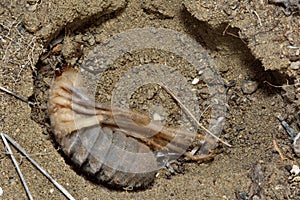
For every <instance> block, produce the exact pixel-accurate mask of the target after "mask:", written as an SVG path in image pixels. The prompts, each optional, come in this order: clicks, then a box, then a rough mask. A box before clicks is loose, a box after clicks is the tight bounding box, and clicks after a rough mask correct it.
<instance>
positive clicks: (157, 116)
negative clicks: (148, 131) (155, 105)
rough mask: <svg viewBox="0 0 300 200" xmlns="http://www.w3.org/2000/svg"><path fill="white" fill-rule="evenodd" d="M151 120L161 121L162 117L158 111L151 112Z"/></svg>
mask: <svg viewBox="0 0 300 200" xmlns="http://www.w3.org/2000/svg"><path fill="white" fill-rule="evenodd" d="M153 120H154V121H162V120H163V118H162V117H161V116H160V115H159V114H158V113H154V114H153Z"/></svg>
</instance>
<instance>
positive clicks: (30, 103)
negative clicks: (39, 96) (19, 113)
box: [0, 86, 35, 106]
mask: <svg viewBox="0 0 300 200" xmlns="http://www.w3.org/2000/svg"><path fill="white" fill-rule="evenodd" d="M0 90H2V91H3V92H6V93H7V94H9V95H12V96H14V97H16V98H17V99H19V100H21V101H23V102H25V103H27V104H29V105H31V106H34V105H35V103H34V102H31V101H28V100H27V99H25V98H24V97H21V96H19V95H17V94H16V93H13V92H12V91H9V90H8V89H5V88H4V87H2V86H0Z"/></svg>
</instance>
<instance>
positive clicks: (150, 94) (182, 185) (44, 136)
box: [0, 0, 300, 200]
mask: <svg viewBox="0 0 300 200" xmlns="http://www.w3.org/2000/svg"><path fill="white" fill-rule="evenodd" d="M287 2H294V3H297V2H296V1H287ZM286 5H287V4H286ZM286 5H284V4H281V3H276V4H274V3H270V2H268V1H267V0H261V1H258V0H254V1H246V0H244V1H235V0H230V1H199V0H198V1H196V0H188V1H178V0H169V1H163V0H154V1H151V0H144V1H137V0H121V1H116V0H102V1H101V0H98V1H91V0H84V1H77V0H72V1H68V2H64V1H59V0H49V1H40V0H30V1H29V0H28V1H16V0H11V1H8V0H4V1H2V2H1V3H0V86H2V87H5V88H7V89H9V90H11V91H13V92H15V93H17V94H18V95H20V96H23V97H25V98H28V99H29V100H30V101H33V102H36V103H37V105H36V106H34V107H30V106H29V105H28V104H26V103H24V102H22V101H20V100H18V99H16V98H14V97H12V96H10V95H8V94H6V93H4V92H1V98H0V102H1V103H0V107H1V109H0V120H1V124H0V127H1V129H0V131H1V132H3V133H5V134H7V135H9V136H11V137H12V138H14V140H16V141H17V142H18V143H19V144H20V145H21V146H22V147H23V148H24V149H25V150H26V151H27V152H28V153H29V154H30V155H31V156H32V157H33V158H34V159H35V160H36V161H37V162H38V163H39V164H40V165H41V166H42V167H43V168H44V169H45V170H46V171H47V172H48V173H49V174H51V175H52V176H53V177H54V178H55V179H56V180H57V181H58V182H59V183H60V184H61V185H63V186H64V187H65V188H66V189H67V190H68V191H69V193H71V194H72V196H73V197H74V198H75V199H120V198H122V199H216V200H217V199H300V181H299V176H295V177H294V176H292V174H291V173H290V169H291V167H292V166H293V165H298V166H299V165H300V159H299V158H298V157H297V156H296V155H295V153H294V152H293V149H292V145H291V141H290V138H289V136H288V134H287V133H286V131H285V130H284V129H283V128H282V127H281V124H280V122H279V120H278V119H277V118H276V115H278V114H281V115H282V116H283V117H284V119H285V120H286V121H287V122H288V123H289V124H291V125H292V127H293V128H294V129H295V130H300V122H299V119H300V118H299V99H300V97H299V93H300V90H299V89H298V87H297V83H299V82H298V81H299V72H300V71H299V70H300V69H299V68H300V55H299V54H300V52H299V51H300V31H299V30H300V15H299V10H297V7H296V6H295V5H292V4H289V6H288V7H286ZM143 27H156V28H166V29H171V30H175V31H178V32H181V33H184V34H187V35H189V36H190V37H192V38H195V39H196V40H197V42H198V43H199V44H200V45H202V46H203V47H204V48H205V49H206V50H207V51H208V52H209V54H210V56H211V58H212V59H213V60H214V63H215V66H214V67H215V68H216V69H217V70H218V71H219V73H220V76H221V77H222V80H223V81H224V84H225V87H226V88H227V93H226V97H227V105H226V106H227V112H226V120H225V125H224V129H223V131H222V133H221V138H222V139H223V140H226V141H227V142H229V143H230V144H231V145H232V147H231V148H230V147H227V146H225V145H222V144H220V146H219V147H218V148H217V150H218V153H217V154H216V156H215V157H214V160H212V161H210V162H207V163H202V164H199V163H194V162H188V163H184V170H183V172H182V173H176V174H174V175H172V176H170V174H169V172H168V171H166V170H162V171H161V172H160V173H159V175H158V177H157V178H156V179H155V182H154V183H153V185H152V186H151V187H149V188H147V189H145V190H139V191H119V190H114V189H109V188H107V187H105V186H103V185H101V184H95V183H93V182H91V181H90V180H88V179H86V178H85V176H84V175H82V174H80V171H79V170H76V169H74V167H73V166H72V164H71V163H69V162H68V160H67V159H66V158H65V157H63V156H62V153H61V152H60V150H59V148H58V146H57V144H56V143H55V141H54V138H53V136H52V133H51V131H50V128H49V127H50V124H49V119H48V115H47V100H48V90H49V87H50V86H51V81H52V79H53V77H54V74H55V72H57V71H59V69H60V68H61V67H62V66H65V65H66V64H68V65H72V66H73V67H75V68H79V67H80V66H81V64H82V62H84V60H85V59H86V57H87V55H88V53H89V52H90V51H91V50H92V49H93V48H94V47H95V46H97V45H99V44H102V43H104V42H105V41H106V40H107V39H109V38H110V37H111V36H113V35H116V34H118V33H121V32H124V31H126V30H129V29H134V28H143ZM147 63H160V64H163V63H167V64H168V65H169V66H172V67H174V69H176V70H178V71H180V72H181V73H182V74H183V76H184V77H185V78H186V79H187V80H188V83H189V84H190V85H192V86H191V87H192V88H193V89H194V90H193V91H195V93H196V95H197V97H198V98H199V100H201V99H202V100H205V99H207V96H205V94H206V93H205V90H204V91H203V87H202V86H201V84H200V83H199V84H192V81H193V80H195V78H197V77H198V74H197V73H198V72H197V71H195V70H192V69H191V68H190V67H189V63H188V62H187V61H186V60H184V59H181V58H179V57H176V56H175V55H174V54H172V53H170V52H162V51H159V50H151V49H145V50H141V51H138V52H130V54H126V55H124V56H123V57H121V58H118V59H117V60H116V61H115V62H114V66H113V67H111V68H109V69H108V70H107V71H106V73H105V76H104V78H103V80H101V81H102V82H101V87H99V88H98V89H99V90H98V95H99V96H98V98H99V100H101V101H104V102H107V101H109V100H110V98H111V93H112V90H113V87H114V85H115V84H116V83H117V82H118V81H119V78H120V77H121V76H122V74H123V73H124V72H125V71H126V70H128V69H131V68H132V66H138V65H142V64H147ZM166 76H167V75H166ZM247 83H252V86H251V85H250V86H249V84H247ZM269 83H270V84H269ZM271 84H272V85H277V86H284V87H274V86H271ZM286 84H296V85H292V86H286ZM245 85H246V86H247V87H250V92H248V93H247V92H245V87H246V86H245ZM253 85H254V86H253ZM256 85H257V88H256V87H255V86H256ZM248 89H249V88H248ZM171 99H172V98H170V96H168V95H167V94H166V93H165V92H162V91H161V88H159V87H157V86H149V87H148V86H147V87H144V88H140V89H139V90H138V91H137V92H136V93H134V94H133V95H132V97H131V100H132V101H131V107H132V108H133V109H136V110H139V111H141V112H145V113H147V112H148V109H149V108H151V106H152V105H154V104H156V103H157V102H158V103H162V104H163V106H164V107H165V108H167V111H166V113H167V116H168V117H167V119H166V121H167V123H168V124H169V125H171V126H172V125H174V124H175V125H176V111H177V110H176V109H178V108H176V103H174V101H172V100H171ZM133 105H134V106H133ZM199 106H200V108H201V109H205V106H206V105H199ZM174 113H175V114H174ZM207 117H208V116H207V115H205V117H204V121H203V122H202V123H203V124H204V125H207V123H208V121H207ZM274 143H276V144H277V146H278V148H279V150H280V152H281V153H282V155H283V156H284V159H282V158H281V156H280V154H279V153H278V150H276V148H275V146H276V145H274ZM14 152H15V153H16V158H17V160H18V161H19V163H20V167H21V170H22V172H23V174H24V176H25V179H26V181H27V183H28V186H29V188H30V191H31V193H32V195H33V197H34V199H43V198H44V199H45V198H47V199H64V198H65V197H64V196H63V195H62V194H61V193H60V192H59V190H57V189H56V188H55V187H54V186H53V185H52V184H51V183H50V182H49V181H48V180H47V179H46V178H45V177H44V176H43V175H41V174H40V173H39V171H37V170H36V169H35V168H34V167H33V166H32V165H31V164H30V163H29V162H28V161H27V160H26V159H25V158H24V157H23V156H22V155H21V154H20V153H19V152H16V151H14ZM258 183H260V184H258ZM0 187H1V189H2V190H3V194H1V193H0V199H26V198H27V197H26V193H25V190H24V188H23V187H22V184H21V182H20V179H19V177H18V175H17V173H16V170H15V169H14V166H13V164H12V161H11V159H10V157H9V156H8V155H7V154H6V153H5V147H4V145H3V144H2V143H1V144H0Z"/></svg>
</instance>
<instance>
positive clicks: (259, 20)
mask: <svg viewBox="0 0 300 200" xmlns="http://www.w3.org/2000/svg"><path fill="white" fill-rule="evenodd" d="M253 13H254V14H255V16H256V17H257V19H258V23H259V25H260V26H262V23H261V19H260V17H259V15H258V14H257V12H256V11H255V10H253Z"/></svg>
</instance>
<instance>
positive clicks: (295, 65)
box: [290, 61, 300, 70]
mask: <svg viewBox="0 0 300 200" xmlns="http://www.w3.org/2000/svg"><path fill="white" fill-rule="evenodd" d="M290 68H291V69H294V70H297V69H299V68H300V61H297V62H292V63H291V64H290Z"/></svg>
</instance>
